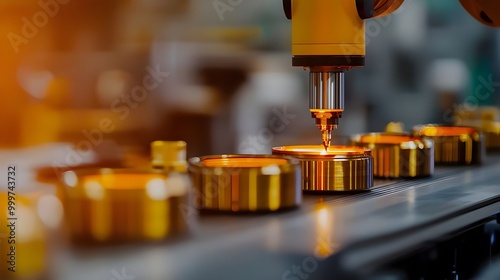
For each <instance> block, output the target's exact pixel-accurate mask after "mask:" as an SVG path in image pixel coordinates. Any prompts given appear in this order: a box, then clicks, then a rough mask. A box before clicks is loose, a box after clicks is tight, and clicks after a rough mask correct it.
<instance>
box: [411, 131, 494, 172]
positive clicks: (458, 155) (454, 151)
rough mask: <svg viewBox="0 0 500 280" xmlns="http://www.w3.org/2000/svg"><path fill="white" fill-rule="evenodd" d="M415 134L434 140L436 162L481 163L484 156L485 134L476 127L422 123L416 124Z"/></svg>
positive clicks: (452, 163)
mask: <svg viewBox="0 0 500 280" xmlns="http://www.w3.org/2000/svg"><path fill="white" fill-rule="evenodd" d="M413 134H414V135H416V136H425V137H429V138H431V139H432V140H434V161H435V163H436V164H451V165H469V164H479V163H481V160H482V158H483V157H484V153H485V148H484V136H483V134H482V133H481V132H480V131H479V130H478V129H476V128H472V127H461V126H439V125H422V126H416V127H415V128H414V129H413Z"/></svg>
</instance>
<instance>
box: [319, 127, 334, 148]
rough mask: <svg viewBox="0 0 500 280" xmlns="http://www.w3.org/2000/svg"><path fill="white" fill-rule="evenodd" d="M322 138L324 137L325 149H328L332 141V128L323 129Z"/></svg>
mask: <svg viewBox="0 0 500 280" xmlns="http://www.w3.org/2000/svg"><path fill="white" fill-rule="evenodd" d="M321 138H322V139H323V147H325V151H328V147H330V142H331V141H332V131H331V130H327V129H325V130H322V131H321Z"/></svg>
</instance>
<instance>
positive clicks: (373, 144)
mask: <svg viewBox="0 0 500 280" xmlns="http://www.w3.org/2000/svg"><path fill="white" fill-rule="evenodd" d="M351 144H352V145H355V146H363V147H367V148H369V149H371V150H372V156H373V175H374V176H375V177H384V178H397V177H409V178H413V177H426V176H430V175H432V173H433V172H434V142H433V141H432V140H431V139H430V138H425V137H412V136H411V135H408V134H403V133H369V134H360V135H355V136H353V137H352V138H351Z"/></svg>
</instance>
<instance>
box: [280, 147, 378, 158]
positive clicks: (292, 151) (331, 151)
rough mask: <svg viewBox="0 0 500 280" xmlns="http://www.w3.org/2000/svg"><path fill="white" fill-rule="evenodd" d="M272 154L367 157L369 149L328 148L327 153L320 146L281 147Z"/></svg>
mask: <svg viewBox="0 0 500 280" xmlns="http://www.w3.org/2000/svg"><path fill="white" fill-rule="evenodd" d="M273 153H275V154H282V155H313V156H318V155H322V156H337V155H342V156H345V155H367V154H370V153H371V152H370V149H368V148H364V147H356V146H330V147H329V148H328V151H325V148H324V147H323V146H322V145H298V146H282V147H275V148H273Z"/></svg>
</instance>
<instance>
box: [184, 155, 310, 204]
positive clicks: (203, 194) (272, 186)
mask: <svg viewBox="0 0 500 280" xmlns="http://www.w3.org/2000/svg"><path fill="white" fill-rule="evenodd" d="M188 162H189V172H190V174H191V178H192V181H193V185H194V188H195V191H196V193H195V197H196V201H197V204H196V205H197V206H198V208H199V209H202V210H217V211H229V212H257V211H258V212H261V211H265V212H267V211H277V210H280V209H286V208H293V207H297V206H299V205H300V202H301V200H302V192H301V189H300V181H299V176H300V173H299V172H300V170H299V162H298V161H297V160H295V159H291V158H283V157H280V156H268V155H220V156H204V157H195V158H191V159H189V161H188Z"/></svg>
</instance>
